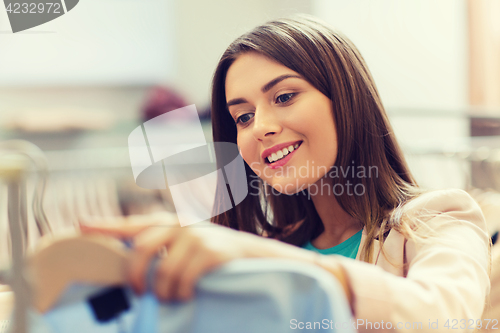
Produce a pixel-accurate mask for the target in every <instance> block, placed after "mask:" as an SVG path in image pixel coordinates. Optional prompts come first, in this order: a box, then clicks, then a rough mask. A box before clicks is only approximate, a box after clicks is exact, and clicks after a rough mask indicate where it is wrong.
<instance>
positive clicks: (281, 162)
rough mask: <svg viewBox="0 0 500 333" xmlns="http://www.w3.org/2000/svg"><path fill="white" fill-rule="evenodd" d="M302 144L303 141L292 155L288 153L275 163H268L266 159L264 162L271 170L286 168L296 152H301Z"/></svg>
mask: <svg viewBox="0 0 500 333" xmlns="http://www.w3.org/2000/svg"><path fill="white" fill-rule="evenodd" d="M301 144H302V141H300V142H299V144H298V147H297V148H295V149H294V150H293V151H292V152H291V153H288V154H287V155H286V156H285V157H283V158H282V159H280V160H277V161H275V162H272V163H269V162H268V161H267V159H265V160H264V162H265V163H266V164H267V165H268V166H269V168H270V169H277V168H280V167H282V166H284V165H285V164H287V163H288V161H290V159H291V158H292V157H293V155H294V154H295V153H296V151H297V150H299V148H300V146H301Z"/></svg>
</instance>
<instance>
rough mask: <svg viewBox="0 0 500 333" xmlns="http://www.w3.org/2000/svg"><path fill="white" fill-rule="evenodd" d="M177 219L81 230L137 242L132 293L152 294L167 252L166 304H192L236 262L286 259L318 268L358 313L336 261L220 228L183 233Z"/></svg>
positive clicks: (161, 291) (160, 292) (160, 282)
mask: <svg viewBox="0 0 500 333" xmlns="http://www.w3.org/2000/svg"><path fill="white" fill-rule="evenodd" d="M169 216H170V217H171V216H172V215H164V216H162V215H149V216H148V215H144V216H134V217H128V218H126V219H123V218H122V219H115V220H114V221H107V222H108V223H105V224H100V225H98V226H97V225H95V223H93V225H85V224H83V225H82V226H81V231H82V232H83V233H102V234H106V235H110V236H113V237H117V238H121V239H132V240H133V244H134V248H133V251H132V254H131V255H130V259H129V265H128V272H127V273H128V277H129V281H130V283H131V285H132V288H133V289H134V290H135V291H136V292H138V293H142V292H144V291H145V289H146V273H147V270H148V267H149V265H150V263H151V260H152V259H153V257H154V256H155V255H157V254H158V253H159V252H160V251H161V250H163V249H166V252H167V255H166V256H162V257H161V258H160V261H159V264H158V268H157V271H156V276H155V286H154V292H155V294H156V295H157V296H158V298H160V299H163V300H173V299H177V300H188V299H190V298H192V297H193V293H194V287H195V285H196V283H197V282H198V280H199V279H200V278H201V277H202V276H203V275H204V274H206V273H208V272H209V271H211V270H213V269H215V268H217V267H219V266H220V265H222V264H224V263H226V262H228V261H230V260H234V259H240V258H285V259H292V260H298V261H302V262H307V263H312V264H316V265H318V266H320V267H322V268H323V269H325V270H327V271H328V272H330V273H331V274H332V275H333V276H334V277H335V278H337V280H338V281H339V282H340V284H341V285H342V287H343V289H344V292H345V294H346V297H347V299H348V301H349V304H350V305H351V307H352V301H353V296H352V292H351V290H350V287H349V284H348V281H347V278H346V275H345V273H344V271H343V268H342V267H341V266H340V264H339V263H338V262H337V260H335V258H333V257H328V256H322V255H319V254H317V253H314V252H312V251H308V250H304V249H301V248H298V247H296V246H293V245H289V244H286V243H283V242H281V241H278V240H275V239H269V238H265V237H260V236H256V235H253V234H250V233H246V232H241V231H235V230H232V229H230V228H226V227H222V226H219V225H216V224H201V223H199V224H195V225H191V226H187V227H181V226H180V225H179V223H178V221H177V219H172V218H169Z"/></svg>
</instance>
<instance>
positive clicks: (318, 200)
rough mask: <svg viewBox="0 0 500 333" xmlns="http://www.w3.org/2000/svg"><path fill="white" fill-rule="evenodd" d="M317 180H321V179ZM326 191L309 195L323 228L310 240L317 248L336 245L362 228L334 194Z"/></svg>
mask: <svg viewBox="0 0 500 333" xmlns="http://www.w3.org/2000/svg"><path fill="white" fill-rule="evenodd" d="M319 181H320V182H321V181H322V179H320V180H319ZM318 186H319V184H318ZM320 192H321V191H320ZM327 192H328V193H318V194H316V195H314V196H313V195H311V198H312V201H313V203H314V207H315V208H316V211H317V212H318V215H319V217H320V218H321V222H322V223H323V226H324V228H325V230H324V231H323V233H321V235H320V236H318V237H317V238H316V239H314V240H313V241H312V243H313V245H314V246H315V247H316V248H319V249H326V248H330V247H333V246H335V245H338V244H340V243H342V242H344V241H345V240H347V239H349V238H350V237H352V236H353V235H354V234H356V233H357V232H358V231H360V230H361V229H363V224H362V223H361V222H360V221H358V220H356V219H355V218H353V217H352V216H350V215H349V214H348V213H347V212H346V211H345V210H343V209H342V207H341V206H340V204H339V203H338V201H337V198H336V196H335V194H333V193H329V192H331V191H327Z"/></svg>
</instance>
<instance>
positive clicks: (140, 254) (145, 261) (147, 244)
mask: <svg viewBox="0 0 500 333" xmlns="http://www.w3.org/2000/svg"><path fill="white" fill-rule="evenodd" d="M181 230H182V229H181V228H180V227H165V226H161V227H160V226H156V227H150V228H148V229H147V230H145V231H143V232H142V233H140V234H138V235H137V237H135V238H134V251H132V253H131V255H130V257H129V265H128V278H129V282H130V284H131V286H132V288H133V289H134V290H135V291H136V292H137V293H143V292H144V291H145V289H146V284H145V279H146V273H147V270H148V267H149V264H150V262H151V260H152V258H153V257H154V256H155V255H156V254H157V253H158V252H159V251H160V249H162V248H163V247H164V246H167V248H168V247H169V246H170V245H171V243H172V242H173V240H174V239H175V238H176V237H177V234H178V233H179V232H180V231H181ZM167 257H169V255H167Z"/></svg>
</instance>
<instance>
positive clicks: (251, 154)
mask: <svg viewBox="0 0 500 333" xmlns="http://www.w3.org/2000/svg"><path fill="white" fill-rule="evenodd" d="M236 143H237V145H238V148H239V150H240V155H241V157H242V158H243V160H244V161H245V162H246V163H247V164H248V165H249V166H250V167H252V165H255V162H257V161H258V160H256V153H255V151H256V146H255V144H254V143H253V142H252V141H251V140H248V138H245V137H244V136H238V138H237V140H236ZM252 169H253V168H252Z"/></svg>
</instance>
